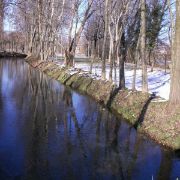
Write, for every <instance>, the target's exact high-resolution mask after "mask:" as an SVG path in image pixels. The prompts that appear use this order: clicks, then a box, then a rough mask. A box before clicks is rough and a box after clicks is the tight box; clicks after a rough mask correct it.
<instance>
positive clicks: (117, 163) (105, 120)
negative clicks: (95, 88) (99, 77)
mask: <svg viewBox="0 0 180 180" xmlns="http://www.w3.org/2000/svg"><path fill="white" fill-rule="evenodd" d="M0 75H1V78H0V87H1V91H0V109H1V111H0V118H1V120H0V178H1V177H3V178H4V177H6V176H8V177H9V176H11V177H18V178H24V179H40V178H42V179H151V178H152V176H153V177H154V178H157V179H164V178H165V177H169V178H172V177H173V178H176V177H178V176H180V175H179V174H178V173H179V172H177V171H175V170H174V169H178V168H179V166H180V165H179V163H178V162H179V159H178V158H174V157H173V155H172V153H170V152H169V151H164V150H161V147H160V146H158V145H156V144H154V143H153V142H151V141H150V140H147V139H146V138H144V137H142V136H141V135H139V134H137V133H136V131H135V129H133V128H131V127H130V126H129V125H128V124H127V123H125V122H124V121H123V120H121V119H118V118H116V117H115V116H113V115H112V114H111V113H110V112H108V111H107V110H106V109H104V108H103V107H101V106H100V105H98V104H96V103H95V102H94V101H93V100H92V99H90V98H88V97H86V96H82V95H79V94H77V93H75V92H73V91H72V90H71V89H69V88H66V87H64V86H62V85H60V84H59V82H57V81H55V80H52V79H50V78H48V77H47V76H46V75H44V74H43V73H40V72H39V71H37V70H34V69H33V68H31V67H30V66H28V65H27V64H25V63H24V62H23V61H22V60H14V59H13V60H3V61H2V60H1V61H0ZM10 116H12V118H10ZM11 121H12V122H11ZM7 122H8V123H9V122H10V125H9V124H8V123H7ZM12 137H15V138H14V139H13V140H12ZM3 139H5V140H3ZM10 147H11V148H10ZM16 149H18V151H17V150H16ZM20 152H22V153H20ZM10 156H11V159H13V158H14V159H16V161H15V162H13V163H9V164H7V162H9V161H11V159H10V158H8V157H10ZM12 169H13V171H12ZM10 170H11V171H10Z"/></svg>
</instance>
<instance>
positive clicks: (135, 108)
mask: <svg viewBox="0 0 180 180" xmlns="http://www.w3.org/2000/svg"><path fill="white" fill-rule="evenodd" d="M26 61H27V62H28V63H29V64H30V65H31V66H33V67H34V68H37V69H39V70H40V71H42V72H44V73H46V74H47V75H49V76H50V77H52V78H54V79H56V80H58V81H60V82H61V83H63V84H65V85H67V86H70V87H71V88H73V89H75V90H77V91H79V92H81V93H84V94H87V95H89V96H91V97H92V98H94V99H95V100H96V101H98V102H99V103H101V104H102V105H104V106H106V107H108V108H109V109H110V110H111V111H113V112H114V113H116V114H117V115H119V116H122V117H123V118H124V119H125V120H127V121H128V122H129V123H131V124H132V126H134V127H135V128H137V129H138V131H140V132H143V133H146V134H147V135H149V136H150V137H151V138H152V139H154V140H156V141H157V142H158V143H160V144H162V145H164V146H166V147H169V148H171V149H173V150H179V149H180V128H178V127H180V107H176V108H174V109H173V111H169V109H168V103H167V102H158V101H157V98H156V97H154V96H153V95H150V94H142V93H141V92H138V91H136V92H132V91H130V90H123V91H122V90H121V91H119V90H118V88H117V86H116V84H114V83H112V82H110V81H107V80H101V78H100V77H97V76H93V75H91V74H89V73H87V72H86V71H83V70H81V69H78V68H66V67H63V66H60V65H58V64H57V63H56V62H42V61H40V60H37V59H34V58H33V57H28V58H26Z"/></svg>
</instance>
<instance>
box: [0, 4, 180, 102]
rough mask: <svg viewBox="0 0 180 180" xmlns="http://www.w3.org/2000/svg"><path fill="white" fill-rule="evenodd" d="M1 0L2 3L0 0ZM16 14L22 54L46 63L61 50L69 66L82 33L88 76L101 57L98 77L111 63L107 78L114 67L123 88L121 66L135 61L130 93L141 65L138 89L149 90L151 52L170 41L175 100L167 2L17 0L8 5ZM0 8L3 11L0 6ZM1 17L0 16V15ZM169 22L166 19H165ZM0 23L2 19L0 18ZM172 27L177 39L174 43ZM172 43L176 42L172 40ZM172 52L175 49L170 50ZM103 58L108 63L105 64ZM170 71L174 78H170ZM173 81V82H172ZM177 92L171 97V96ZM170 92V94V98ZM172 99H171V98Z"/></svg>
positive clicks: (123, 80) (170, 26) (103, 74)
mask: <svg viewBox="0 0 180 180" xmlns="http://www.w3.org/2000/svg"><path fill="white" fill-rule="evenodd" d="M1 1H3V0H1ZM178 3H179V2H178V1H177V2H176V6H177V8H178V6H179V4H178ZM9 4H10V6H11V7H13V13H14V14H16V15H15V16H14V17H13V18H14V22H15V23H16V30H17V31H18V32H21V33H22V39H24V44H25V52H26V53H27V54H28V55H35V56H40V59H41V60H48V59H49V57H53V56H55V54H56V52H57V50H58V49H59V48H61V49H63V52H64V56H65V63H66V65H67V66H73V64H74V57H75V54H76V48H77V45H78V43H79V41H80V38H81V37H82V35H84V36H85V38H86V41H87V44H88V54H91V66H90V72H92V67H93V63H94V61H95V60H96V59H97V58H99V57H100V59H101V63H102V78H103V79H105V78H106V64H107V62H108V63H109V65H110V72H109V79H110V80H112V77H113V72H115V75H116V69H117V66H119V67H118V68H119V88H120V89H123V88H125V75H124V63H125V62H126V61H129V62H132V63H134V80H133V86H132V89H135V80H136V68H137V64H141V65H142V91H143V92H147V91H148V81H147V65H151V66H152V67H153V66H154V53H155V51H156V50H157V49H158V46H159V45H162V44H167V41H168V39H167V37H168V38H169V40H170V44H171V47H173V48H172V49H171V50H172V52H174V53H171V54H172V57H173V60H174V63H173V68H172V72H173V75H172V79H173V80H172V86H171V87H172V88H171V95H170V97H171V100H172V102H174V103H175V102H176V103H177V102H180V100H177V98H174V97H177V95H178V94H177V90H178V89H177V87H175V85H174V84H176V86H178V87H179V85H178V84H180V83H179V82H178V81H177V75H176V73H175V70H176V69H178V68H175V66H178V63H175V60H176V61H178V58H175V54H177V52H178V51H177V52H176V50H175V49H177V47H178V46H179V45H178V28H177V26H178V22H179V21H178V15H179V14H178V11H177V19H176V21H177V22H176V29H175V28H174V26H175V24H174V22H175V18H174V17H173V8H172V6H174V5H175V4H174V2H173V1H171V0H68V1H67V0H62V1H59V0H36V1H33V0H26V1H25V0H16V1H12V2H9ZM1 9H2V8H1ZM1 17H2V16H1ZM169 19H170V21H169ZM1 21H2V20H1ZM174 29H175V30H176V38H175V41H174V42H173V36H174ZM176 41H177V42H176ZM173 50H175V51H173ZM107 59H108V61H107ZM174 73H175V74H174ZM174 79H175V80H174ZM175 92H176V94H175ZM172 94H174V95H172ZM173 99H176V100H173Z"/></svg>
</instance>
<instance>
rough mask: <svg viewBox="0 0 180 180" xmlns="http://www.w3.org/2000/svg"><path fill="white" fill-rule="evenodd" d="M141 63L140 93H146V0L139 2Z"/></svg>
mask: <svg viewBox="0 0 180 180" xmlns="http://www.w3.org/2000/svg"><path fill="white" fill-rule="evenodd" d="M141 61H142V92H148V80H147V62H146V0H141Z"/></svg>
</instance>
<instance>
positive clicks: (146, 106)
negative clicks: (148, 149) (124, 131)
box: [133, 93, 156, 129]
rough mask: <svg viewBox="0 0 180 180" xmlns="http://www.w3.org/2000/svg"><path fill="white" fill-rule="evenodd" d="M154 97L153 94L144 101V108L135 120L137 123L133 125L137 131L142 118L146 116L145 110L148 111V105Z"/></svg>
mask: <svg viewBox="0 0 180 180" xmlns="http://www.w3.org/2000/svg"><path fill="white" fill-rule="evenodd" d="M155 97H156V95H155V94H154V93H153V94H152V95H151V96H150V97H149V98H148V100H147V101H146V103H145V105H144V107H143V108H142V111H141V113H140V115H139V117H138V119H137V121H136V122H135V123H134V125H133V126H134V128H135V129H137V128H138V126H140V125H141V124H142V123H143V121H144V116H145V115H146V112H147V109H148V106H149V104H150V103H151V101H152V100H153V99H154V98H155Z"/></svg>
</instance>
